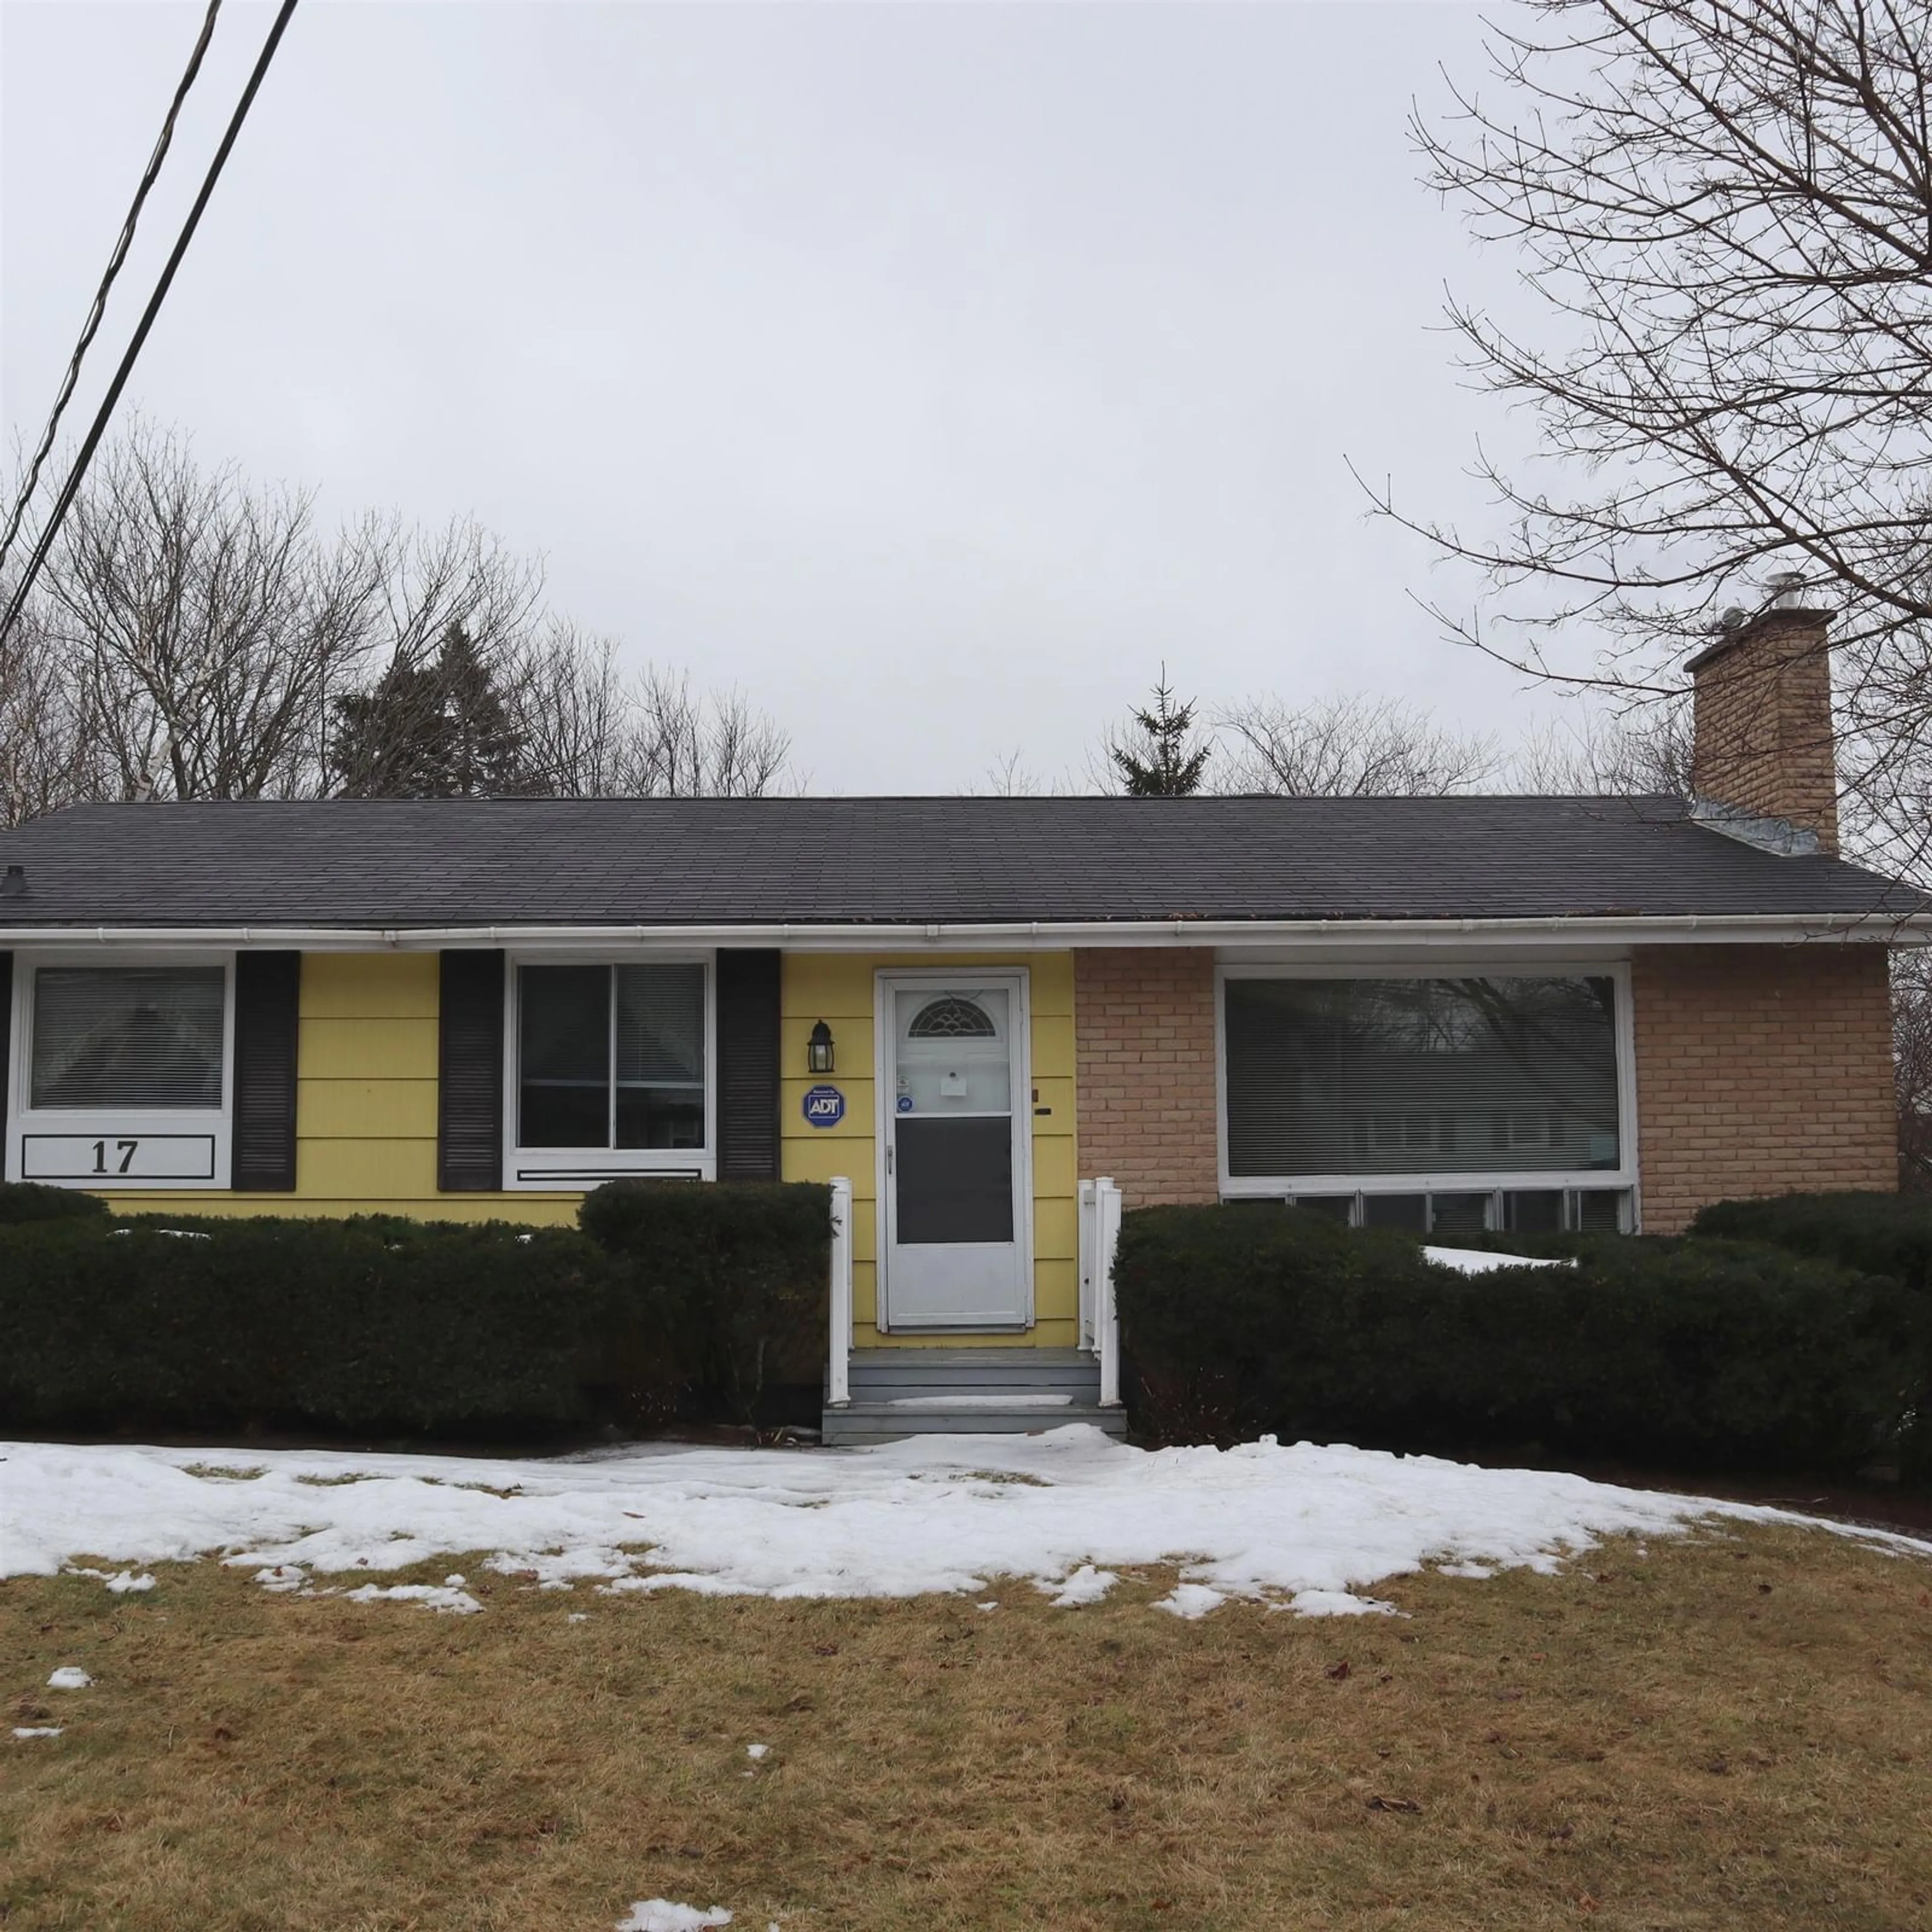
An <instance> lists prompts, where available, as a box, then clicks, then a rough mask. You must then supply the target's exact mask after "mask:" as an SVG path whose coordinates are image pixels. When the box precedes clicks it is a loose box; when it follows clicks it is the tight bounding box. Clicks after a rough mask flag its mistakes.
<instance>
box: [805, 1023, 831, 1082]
mask: <svg viewBox="0 0 1932 1932" xmlns="http://www.w3.org/2000/svg"><path fill="white" fill-rule="evenodd" d="M805 1058H806V1060H807V1061H808V1064H809V1065H810V1067H811V1070H812V1072H813V1073H830V1072H831V1071H832V1029H831V1028H829V1026H827V1025H826V1024H825V1022H823V1020H820V1021H818V1022H817V1023H816V1024H815V1025H814V1026H813V1028H812V1029H811V1039H810V1040H808V1041H807V1042H806V1043H805Z"/></svg>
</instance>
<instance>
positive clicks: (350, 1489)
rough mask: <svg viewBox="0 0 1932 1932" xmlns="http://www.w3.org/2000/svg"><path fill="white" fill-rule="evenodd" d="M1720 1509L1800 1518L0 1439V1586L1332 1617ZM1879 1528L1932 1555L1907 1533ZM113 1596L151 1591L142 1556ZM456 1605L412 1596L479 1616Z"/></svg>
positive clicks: (1408, 1496) (1293, 1475)
mask: <svg viewBox="0 0 1932 1932" xmlns="http://www.w3.org/2000/svg"><path fill="white" fill-rule="evenodd" d="M1700 1517H1702V1518H1709V1517H1728V1518H1732V1519H1745V1520H1758V1521H1772V1522H1788V1523H1789V1522H1801V1521H1805V1520H1808V1519H1804V1518H1801V1517H1793V1516H1790V1515H1789V1514H1786V1513H1784V1512H1783V1511H1777V1510H1771V1509H1762V1508H1751V1507H1748V1506H1746V1505H1737V1504H1727V1503H1716V1502H1695V1501H1691V1500H1687V1499H1683V1498H1680V1497H1672V1496H1659V1495H1655V1494H1652V1493H1648V1492H1645V1491H1641V1490H1624V1489H1614V1488H1611V1487H1607V1486H1606V1485H1604V1484H1598V1483H1592V1482H1588V1481H1585V1480H1584V1479H1583V1478H1581V1477H1577V1476H1569V1475H1558V1474H1550V1473H1546V1472H1535V1471H1529V1470H1513V1469H1478V1468H1475V1467H1472V1466H1467V1465H1464V1464H1460V1463H1446V1462H1441V1461H1436V1460H1432V1459H1430V1458H1427V1457H1395V1456H1389V1455H1384V1454H1379V1453H1376V1452H1372V1451H1364V1450H1358V1449H1350V1448H1318V1447H1316V1446H1314V1445H1310V1444H1307V1443H1302V1444H1298V1445H1295V1446H1293V1447H1287V1446H1283V1445H1277V1444H1276V1443H1275V1442H1273V1441H1271V1440H1264V1441H1262V1442H1258V1443H1254V1444H1250V1445H1247V1446H1244V1447H1243V1448H1237V1449H1233V1450H1230V1451H1226V1452H1225V1453H1223V1452H1221V1451H1216V1450H1213V1449H1166V1450H1160V1451H1144V1450H1139V1449H1133V1448H1127V1447H1124V1445H1120V1444H1117V1443H1113V1442H1109V1441H1108V1440H1107V1439H1106V1438H1105V1437H1104V1436H1102V1435H1101V1434H1100V1432H1099V1431H1098V1430H1094V1429H1091V1428H1088V1427H1082V1426H1076V1427H1067V1428H1063V1429H1058V1430H1049V1431H1047V1432H1046V1433H1043V1434H1040V1435H1038V1436H1019V1437H1013V1436H1007V1437H980V1438H971V1437H965V1436H952V1437H932V1436H929V1437H926V1438H923V1439H919V1440H917V1441H914V1442H903V1443H898V1444H895V1445H892V1446H890V1447H888V1448H880V1449H872V1450H860V1451H829V1452H828V1451H793V1450H757V1451H752V1450H719V1449H691V1448H661V1449H652V1448H628V1449H625V1450H623V1451H616V1452H608V1453H601V1454H594V1455H590V1456H586V1457H571V1458H564V1459H535V1458H532V1459H529V1460H515V1461H496V1460H479V1459H472V1458H463V1457H437V1456H401V1455H359V1454H346V1453H333V1452H327V1451H281V1452H272V1453H265V1454H246V1453H243V1452H241V1451H228V1450H198V1451H197V1450H185V1449H154V1448H123V1447H106V1446H102V1447H93V1446H89V1447H82V1448H74V1447H65V1446H55V1445H45V1444H34V1443H11V1444H5V1445H0V1576H5V1575H37V1576H50V1575H53V1574H56V1573H58V1572H59V1571H62V1569H64V1568H68V1567H70V1566H74V1565H78V1564H80V1563H81V1562H83V1561H85V1560H87V1559H99V1560H104V1561H105V1562H107V1564H109V1565H136V1566H138V1565H143V1564H151V1563H157V1562H170V1561H175V1560H179V1559H188V1558H192V1557H196V1556H206V1555H214V1556H219V1557H220V1559H222V1560H223V1562H227V1563H230V1564H237V1565H245V1566H247V1567H248V1568H250V1569H251V1570H252V1571H256V1572H257V1573H258V1574H259V1575H260V1580H261V1581H262V1582H263V1585H264V1586H265V1587H268V1588H280V1589H291V1590H293V1589H303V1588H305V1587H309V1586H311V1580H314V1584H315V1585H316V1586H322V1585H323V1584H325V1583H327V1584H329V1585H335V1584H337V1583H340V1582H345V1581H362V1580H366V1579H368V1578H369V1577H371V1576H372V1575H374V1574H378V1573H380V1572H383V1571H395V1570H397V1569H400V1568H403V1567H404V1566H406V1565H413V1564H416V1563H420V1562H426V1561H428V1560H430V1559H436V1558H440V1557H443V1556H451V1555H454V1554H456V1553H469V1552H475V1551H486V1552H488V1553H490V1556H489V1567H490V1568H492V1569H495V1570H498V1571H505V1572H511V1573H515V1572H528V1571H534V1572H535V1573H536V1576H537V1578H538V1580H540V1581H542V1582H544V1583H551V1584H561V1583H578V1582H585V1581H592V1580H594V1581H595V1583H599V1584H601V1585H602V1586H604V1587H605V1588H615V1589H620V1590H637V1589H667V1588H676V1589H689V1590H697V1591H708V1592H716V1593H720V1594H728V1593H747V1594H756V1595H768V1596H786V1597H868V1596H912V1595H917V1594H919V1593H920V1592H926V1591H948V1592H967V1593H970V1594H971V1595H974V1596H976V1597H977V1596H983V1595H985V1594H986V1590H987V1588H988V1586H989V1584H990V1583H992V1581H993V1580H995V1579H996V1578H1000V1577H1023V1578H1028V1579H1031V1580H1033V1582H1034V1583H1036V1584H1037V1585H1038V1586H1040V1587H1041V1588H1042V1589H1046V1590H1047V1591H1049V1592H1051V1593H1052V1595H1053V1596H1054V1597H1055V1599H1056V1600H1057V1601H1060V1602H1062V1603H1064V1604H1068V1605H1070V1606H1071V1605H1073V1604H1082V1603H1090V1602H1092V1601H1095V1600H1096V1599H1097V1598H1100V1597H1101V1596H1103V1595H1106V1592H1107V1590H1108V1589H1109V1586H1111V1585H1112V1583H1113V1582H1114V1581H1115V1572H1116V1571H1118V1570H1119V1569H1121V1568H1127V1567H1130V1566H1139V1565H1152V1564H1159V1563H1176V1564H1178V1565H1180V1566H1181V1575H1182V1578H1183V1581H1182V1583H1181V1587H1180V1588H1179V1589H1177V1590H1176V1591H1175V1592H1174V1594H1173V1595H1172V1597H1171V1598H1169V1599H1168V1600H1167V1601H1166V1604H1165V1606H1164V1607H1166V1608H1169V1609H1171V1610H1175V1611H1176V1612H1178V1613H1180V1614H1182V1615H1189V1616H1198V1615H1200V1614H1202V1613H1204V1612H1205V1611H1208V1610H1212V1609H1213V1608H1214V1607H1215V1605H1217V1604H1220V1603H1221V1602H1223V1601H1226V1599H1227V1598H1229V1597H1235V1596H1238V1597H1251V1598H1263V1599H1265V1600H1268V1601H1273V1602H1280V1603H1284V1604H1292V1607H1294V1608H1295V1609H1296V1610H1300V1611H1301V1612H1304V1613H1308V1614H1314V1615H1321V1614H1340V1613H1350V1612H1356V1611H1362V1610H1373V1609H1377V1608H1379V1607H1381V1606H1379V1604H1376V1601H1375V1600H1374V1598H1373V1595H1370V1592H1373V1589H1374V1587H1375V1586H1376V1585H1377V1584H1378V1583H1381V1582H1382V1581H1383V1580H1385V1579H1386V1578H1388V1577H1396V1576H1400V1575H1401V1574H1403V1573H1405V1572H1406V1571H1414V1570H1416V1569H1418V1568H1422V1567H1424V1566H1425V1565H1432V1564H1434V1565H1443V1566H1445V1567H1448V1568H1453V1569H1454V1571H1456V1573H1457V1574H1460V1575H1477V1576H1480V1575H1484V1574H1489V1573H1490V1572H1492V1571H1495V1570H1496V1569H1498V1568H1504V1567H1507V1566H1512V1565H1529V1566H1530V1567H1532V1568H1535V1569H1538V1570H1544V1571H1548V1570H1551V1569H1553V1568H1556V1565H1558V1564H1559V1562H1561V1561H1562V1557H1563V1556H1564V1555H1565V1553H1566V1552H1574V1551H1575V1550H1580V1549H1584V1548H1587V1547H1589V1545H1590V1544H1592V1541H1594V1540H1595V1539H1596V1538H1598V1537H1601V1536H1604V1535H1611V1534H1614V1533H1616V1532H1624V1531H1630V1532H1637V1533H1639V1534H1641V1535H1648V1536H1663V1535H1671V1534H1673V1533H1676V1532H1681V1531H1682V1530H1684V1529H1686V1528H1688V1527H1689V1526H1691V1525H1692V1524H1693V1523H1695V1522H1696V1521H1697V1520H1699V1519H1700ZM1841 1533H1843V1534H1852V1533H1853V1532H1841ZM1857 1533H1858V1534H1859V1535H1865V1534H1866V1533H1865V1532H1857ZM1869 1540H1870V1541H1874V1542H1877V1543H1880V1544H1884V1545H1885V1546H1887V1547H1893V1548H1896V1549H1897V1550H1900V1551H1901V1552H1903V1553H1912V1554H1913V1555H1915V1556H1922V1557H1932V1546H1928V1545H1927V1544H1918V1543H1915V1542H1912V1541H1911V1540H1909V1539H1908V1538H1902V1537H1885V1536H1879V1535H1871V1536H1870V1539H1869ZM93 1574H96V1575H104V1574H105V1573H103V1572H101V1571H98V1570H97V1571H95V1572H94V1573H93ZM452 1581H453V1582H455V1581H458V1580H452ZM110 1587H118V1588H120V1589H138V1588H139V1587H140V1580H139V1579H137V1578H134V1577H130V1575H129V1574H127V1572H125V1571H121V1572H120V1573H119V1574H118V1576H116V1577H115V1578H113V1579H112V1580H110ZM365 1594H367V1595H371V1596H374V1595H377V1594H378V1593H377V1592H374V1591H373V1590H371V1591H368V1592H366V1593H365ZM444 1594H445V1593H443V1592H439V1591H437V1590H434V1589H431V1590H430V1591H428V1592H421V1593H419V1594H416V1597H415V1600H416V1601H419V1602H425V1603H428V1604H431V1607H443V1608H462V1607H471V1608H474V1607H476V1606H475V1601H474V1599H473V1598H472V1599H468V1600H466V1603H465V1604H454V1603H453V1602H449V1601H441V1602H439V1601H438V1600H439V1598H441V1597H443V1595H444Z"/></svg>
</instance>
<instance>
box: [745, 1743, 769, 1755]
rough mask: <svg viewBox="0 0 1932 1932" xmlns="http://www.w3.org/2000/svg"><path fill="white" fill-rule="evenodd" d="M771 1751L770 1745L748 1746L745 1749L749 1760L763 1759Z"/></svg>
mask: <svg viewBox="0 0 1932 1932" xmlns="http://www.w3.org/2000/svg"><path fill="white" fill-rule="evenodd" d="M770 1749H771V1746H770V1745H746V1746H745V1756H746V1757H749V1758H760V1757H763V1756H764V1755H765V1754H766V1753H767V1752H768V1751H769V1750H770Z"/></svg>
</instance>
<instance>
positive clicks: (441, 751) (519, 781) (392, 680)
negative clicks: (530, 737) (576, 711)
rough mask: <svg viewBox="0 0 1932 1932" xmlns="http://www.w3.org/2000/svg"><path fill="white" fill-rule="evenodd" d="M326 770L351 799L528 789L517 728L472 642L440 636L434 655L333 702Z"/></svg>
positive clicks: (458, 628) (457, 635)
mask: <svg viewBox="0 0 1932 1932" xmlns="http://www.w3.org/2000/svg"><path fill="white" fill-rule="evenodd" d="M333 709H334V711H335V736H334V742H333V743H332V745H331V746H330V748H329V766H330V772H331V775H332V778H333V780H334V781H335V788H336V789H337V790H338V791H340V792H341V793H344V794H345V795H346V796H349V797H351V798H480V797H487V796H491V795H494V794H501V793H508V792H517V791H522V790H527V789H528V774H527V772H526V769H525V760H524V757H523V738H522V734H521V733H520V731H519V730H518V729H517V724H516V722H515V721H514V719H513V718H512V717H511V714H510V709H509V706H508V705H507V704H506V703H505V702H504V700H503V695H502V692H501V691H499V690H498V688H496V679H495V678H494V677H493V676H492V675H491V673H490V667H489V665H488V664H487V663H486V662H485V661H484V658H483V656H482V654H481V652H479V651H478V649H477V648H476V644H475V640H474V639H473V638H472V637H471V636H470V635H469V632H468V631H466V630H465V629H464V628H463V626H462V625H460V624H452V625H451V626H450V627H449V629H448V630H447V631H445V632H444V633H443V643H442V646H441V647H440V649H439V650H438V652H437V656H436V658H435V661H434V662H433V663H431V664H407V663H401V664H392V665H391V666H390V667H389V669H388V670H386V671H385V672H384V673H383V676H382V677H381V678H380V679H379V680H378V681H377V683H376V685H374V688H372V689H371V690H368V691H357V692H354V693H353V694H350V695H349V696H347V697H338V699H337V700H335V705H334V706H333Z"/></svg>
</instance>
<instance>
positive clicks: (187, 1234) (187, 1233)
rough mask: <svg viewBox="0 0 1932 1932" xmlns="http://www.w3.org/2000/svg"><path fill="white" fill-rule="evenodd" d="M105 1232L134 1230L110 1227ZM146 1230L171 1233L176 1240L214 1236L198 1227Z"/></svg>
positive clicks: (116, 1233) (164, 1233) (154, 1233)
mask: <svg viewBox="0 0 1932 1932" xmlns="http://www.w3.org/2000/svg"><path fill="white" fill-rule="evenodd" d="M107 1232H109V1233H110V1235H131V1234H132V1233H133V1232H134V1231H133V1229H132V1228H110V1229H108V1231H107ZM148 1233H149V1234H151V1235H172V1237H173V1238H174V1239H175V1240H176V1241H212V1240H213V1239H214V1236H213V1235H204V1234H203V1233H202V1232H201V1230H200V1229H199V1228H150V1229H148Z"/></svg>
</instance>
